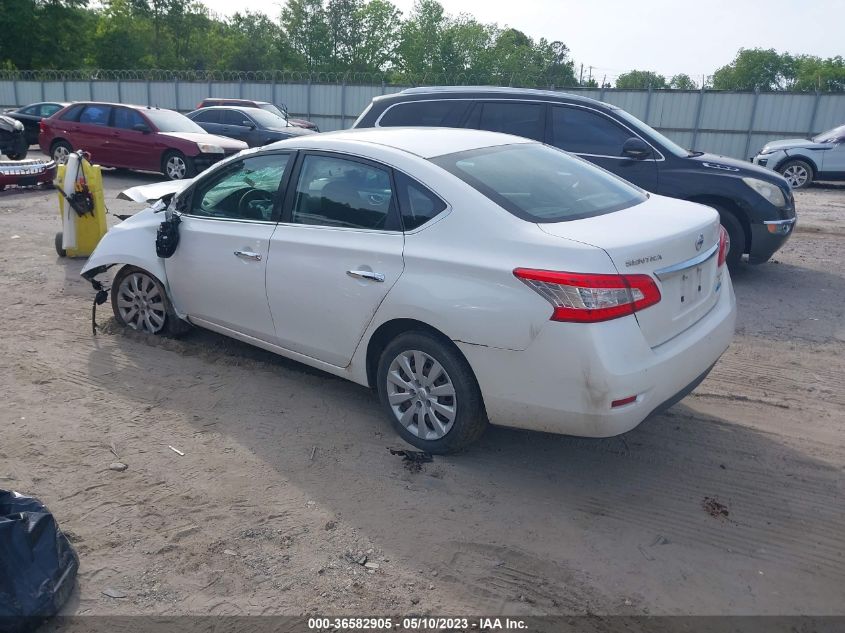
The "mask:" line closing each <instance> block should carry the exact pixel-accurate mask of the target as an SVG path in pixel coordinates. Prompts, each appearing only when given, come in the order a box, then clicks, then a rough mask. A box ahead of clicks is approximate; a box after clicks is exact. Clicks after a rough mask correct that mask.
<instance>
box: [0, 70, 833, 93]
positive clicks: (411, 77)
mask: <svg viewBox="0 0 845 633" xmlns="http://www.w3.org/2000/svg"><path fill="white" fill-rule="evenodd" d="M593 79H596V80H597V78H596V77H593ZM0 80H4V81H43V82H50V81H172V82H193V83H200V82H206V83H213V82H217V83H226V82H231V83H242V82H260V83H311V84H347V85H374V84H375V85H379V84H381V85H384V86H399V87H407V86H431V85H440V86H511V87H518V88H544V89H551V90H555V89H560V88H565V89H573V90H579V89H580V90H597V91H605V90H618V89H616V88H611V87H609V86H605V87H602V86H601V85H597V86H591V85H579V84H578V82H577V80H576V81H575V82H573V81H572V79H571V78H567V77H566V76H564V75H557V76H547V75H524V74H521V73H507V72H500V73H484V74H481V73H465V72H458V73H435V72H432V73H414V74H412V73H405V72H401V71H387V72H352V71H337V72H318V71H299V70H250V71H243V70H169V69H163V68H149V69H135V70H120V69H103V68H82V69H41V70H5V69H4V70H0ZM818 88H821V87H818ZM826 88H827V89H826V90H820V91H822V92H826V91H830V92H841V88H840V87H839V85H836V86H834V85H833V83H832V82H829V85H828V86H827V87H826ZM660 89H661V90H674V89H669V88H660ZM700 89H701V88H700V87H699V88H696V89H695V90H688V91H687V92H697V91H698V90H700ZM705 90H707V91H713V90H714V89H713V88H711V87H710V86H709V85H705ZM728 92H746V91H728ZM747 92H752V91H747ZM777 92H790V91H777ZM795 92H800V91H795ZM805 92H813V91H811V90H808V91H805Z"/></svg>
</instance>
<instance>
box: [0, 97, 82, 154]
mask: <svg viewBox="0 0 845 633" xmlns="http://www.w3.org/2000/svg"><path fill="white" fill-rule="evenodd" d="M66 105H68V104H67V103H59V102H57V101H45V102H43V103H30V104H29V105H28V106H23V107H22V108H17V109H16V110H7V111H6V112H4V114H5V115H6V116H8V117H11V118H13V119H15V120H17V121H20V122H21V123H23V126H24V128H25V129H26V141H27V143H29V144H30V145H37V144H38V132H39V131H40V128H39V123H41V119H46V118H47V117H51V116H53V115H54V114H56V112H58V111H59V110H61V109H62V108H64V107H65V106H66Z"/></svg>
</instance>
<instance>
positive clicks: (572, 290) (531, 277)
mask: <svg viewBox="0 0 845 633" xmlns="http://www.w3.org/2000/svg"><path fill="white" fill-rule="evenodd" d="M513 274H514V275H516V277H517V278H518V279H520V280H521V281H522V282H523V283H524V284H525V285H527V286H528V287H529V288H531V289H532V290H534V291H535V292H536V293H537V294H539V295H540V296H541V297H543V298H544V299H545V300H546V301H548V302H549V303H551V304H552V307H553V308H554V312H552V316H551V320H552V321H571V322H575V323H597V322H599V321H609V320H610V319H617V318H619V317H622V316H627V315H629V314H634V312H637V311H638V310H643V309H645V308H647V307H649V306H652V305H654V304H655V303H657V302H658V301H660V289H659V288H658V287H657V284H655V283H654V280H653V279H652V278H651V277H649V276H648V275H599V274H589V273H567V272H556V271H551V270H533V269H530V268H517V269H516V270H514V271H513Z"/></svg>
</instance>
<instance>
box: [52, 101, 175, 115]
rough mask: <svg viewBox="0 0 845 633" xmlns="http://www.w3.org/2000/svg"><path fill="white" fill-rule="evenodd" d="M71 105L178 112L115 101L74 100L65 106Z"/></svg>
mask: <svg viewBox="0 0 845 633" xmlns="http://www.w3.org/2000/svg"><path fill="white" fill-rule="evenodd" d="M69 105H74V106H78V105H101V106H112V107H114V108H131V109H132V110H140V111H142V112H146V111H148V110H159V111H161V112H176V110H171V109H170V108H160V107H158V106H142V105H133V104H131V103H114V102H113V101H74V102H72V103H68V104H67V105H66V106H65V107H67V106H69Z"/></svg>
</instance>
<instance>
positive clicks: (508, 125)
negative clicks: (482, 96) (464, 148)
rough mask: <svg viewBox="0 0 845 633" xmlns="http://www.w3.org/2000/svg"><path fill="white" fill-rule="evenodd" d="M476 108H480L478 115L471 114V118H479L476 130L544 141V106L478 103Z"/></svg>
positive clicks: (515, 103) (516, 103) (495, 102)
mask: <svg viewBox="0 0 845 633" xmlns="http://www.w3.org/2000/svg"><path fill="white" fill-rule="evenodd" d="M476 107H478V108H480V114H479V113H476V112H473V114H472V118H474V117H475V116H478V117H479V118H478V124H477V127H478V129H481V130H489V131H490V132H502V133H504V134H513V135H515V136H522V137H525V138H530V139H533V140H535V141H542V140H544V134H545V129H546V106H545V104H542V103H520V102H516V101H513V102H497V101H493V102H488V103H480V104H478V105H477V106H476Z"/></svg>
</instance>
